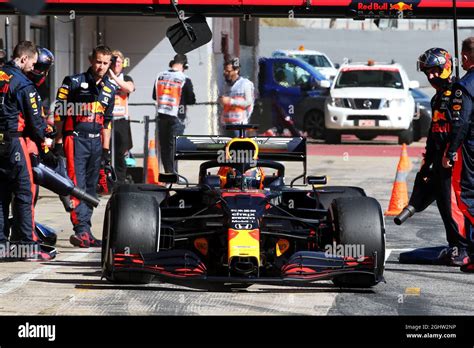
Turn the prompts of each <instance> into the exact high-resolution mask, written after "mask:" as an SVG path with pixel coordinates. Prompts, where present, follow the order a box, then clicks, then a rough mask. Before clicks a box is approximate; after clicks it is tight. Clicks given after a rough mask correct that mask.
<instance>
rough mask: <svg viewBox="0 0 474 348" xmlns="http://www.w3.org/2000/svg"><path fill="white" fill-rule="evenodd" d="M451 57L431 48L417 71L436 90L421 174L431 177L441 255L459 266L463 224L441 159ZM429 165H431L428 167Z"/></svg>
mask: <svg viewBox="0 0 474 348" xmlns="http://www.w3.org/2000/svg"><path fill="white" fill-rule="evenodd" d="M452 67H453V62H452V57H451V55H450V54H449V53H448V51H446V50H445V49H442V48H431V49H429V50H427V51H426V52H424V53H423V54H422V55H421V56H420V57H419V58H418V70H419V71H422V72H423V73H425V75H426V77H427V78H428V81H429V82H430V84H431V85H432V86H433V88H435V89H436V94H435V95H434V96H433V98H432V99H431V108H432V115H433V118H432V121H431V127H430V129H429V133H428V138H427V140H426V152H425V158H424V161H423V164H422V166H421V168H420V173H422V175H423V176H424V177H425V178H427V177H430V178H431V180H432V183H433V187H435V188H436V190H435V192H434V194H435V197H436V203H437V205H438V210H439V213H440V215H441V218H442V219H443V223H444V228H445V230H446V238H447V240H448V244H449V248H447V249H446V250H444V251H443V253H441V255H440V257H441V258H443V259H444V260H446V262H447V263H448V264H450V265H454V266H462V265H463V264H465V263H466V257H467V256H468V254H467V249H466V248H467V246H468V245H467V242H466V225H465V223H464V216H463V213H462V211H461V209H460V207H459V206H458V203H457V201H456V198H455V195H454V187H453V185H452V184H453V182H452V180H451V176H452V170H451V169H450V168H444V167H443V165H442V160H443V156H444V153H445V151H446V148H447V146H448V142H449V136H450V129H451V128H450V127H451V112H450V109H449V100H450V96H451V88H452V79H451V75H452ZM431 167H432V168H431Z"/></svg>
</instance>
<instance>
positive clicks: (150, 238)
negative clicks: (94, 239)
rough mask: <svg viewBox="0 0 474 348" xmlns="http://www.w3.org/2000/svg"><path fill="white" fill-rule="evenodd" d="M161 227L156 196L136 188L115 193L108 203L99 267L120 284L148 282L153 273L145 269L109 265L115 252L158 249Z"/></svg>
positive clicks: (148, 251)
mask: <svg viewBox="0 0 474 348" xmlns="http://www.w3.org/2000/svg"><path fill="white" fill-rule="evenodd" d="M159 229H160V204H159V201H158V200H157V198H156V197H154V196H153V195H149V194H143V193H138V192H122V193H118V194H114V195H113V196H112V197H111V198H110V200H109V202H108V203H107V210H106V214H105V219H104V230H103V236H102V239H103V241H102V271H103V275H104V276H105V278H106V279H107V280H109V281H111V282H113V283H120V284H148V283H150V282H151V281H152V280H153V278H154V276H153V275H151V274H145V273H138V272H137V273H130V272H117V271H116V270H113V268H112V260H111V255H112V251H114V252H115V253H129V254H139V253H151V252H156V251H157V245H158V238H159Z"/></svg>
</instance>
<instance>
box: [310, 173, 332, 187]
mask: <svg viewBox="0 0 474 348" xmlns="http://www.w3.org/2000/svg"><path fill="white" fill-rule="evenodd" d="M306 180H307V182H308V184H309V185H326V184H327V183H328V178H327V176H326V175H308V176H307V177H306Z"/></svg>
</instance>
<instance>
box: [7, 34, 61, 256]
mask: <svg viewBox="0 0 474 348" xmlns="http://www.w3.org/2000/svg"><path fill="white" fill-rule="evenodd" d="M37 59H38V51H37V47H36V45H35V44H34V43H32V42H30V41H22V42H20V43H19V44H18V45H17V46H16V47H15V48H14V50H13V60H12V61H10V62H8V63H6V64H5V66H4V67H3V68H2V69H1V70H0V100H1V104H0V177H1V180H0V244H4V245H5V244H6V243H7V239H6V235H7V234H8V230H9V223H8V215H9V206H10V202H11V198H12V194H14V195H15V199H14V201H13V228H12V233H11V236H10V243H12V244H14V245H17V246H18V245H25V244H26V245H34V246H36V247H35V248H32V249H31V253H30V254H29V255H23V256H24V257H22V258H23V259H27V260H38V261H43V260H50V259H52V258H53V257H54V255H50V254H48V253H44V252H43V251H42V250H41V248H40V247H39V246H38V245H37V244H36V242H35V241H34V239H33V235H34V228H35V225H34V204H33V202H34V195H35V193H36V187H35V185H34V183H33V173H32V167H31V160H30V156H29V153H28V149H27V139H26V138H27V137H29V138H30V139H31V141H34V142H35V144H36V146H37V147H38V149H41V150H40V154H41V156H42V157H43V158H44V157H46V156H48V157H50V156H51V153H49V155H47V153H48V150H47V148H45V147H44V140H45V137H48V136H52V134H51V133H50V131H49V129H48V127H47V124H46V122H45V120H44V119H43V117H42V115H41V110H42V104H41V98H40V97H39V95H38V92H37V90H36V88H35V85H34V84H33V82H32V81H31V80H30V79H28V77H27V76H26V74H28V73H29V72H31V71H32V70H33V69H34V65H35V63H36V62H37ZM3 250H5V249H3Z"/></svg>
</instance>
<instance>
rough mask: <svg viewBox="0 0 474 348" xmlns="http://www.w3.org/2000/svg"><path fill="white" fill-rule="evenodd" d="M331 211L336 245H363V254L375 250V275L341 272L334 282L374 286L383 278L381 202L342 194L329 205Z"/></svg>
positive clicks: (336, 283) (340, 284) (347, 285)
mask: <svg viewBox="0 0 474 348" xmlns="http://www.w3.org/2000/svg"><path fill="white" fill-rule="evenodd" d="M330 214H331V218H332V222H333V226H334V233H335V239H336V241H337V242H338V243H339V244H342V245H354V246H363V248H364V249H363V251H364V255H363V256H373V254H374V252H376V253H377V257H376V267H377V269H376V273H375V277H374V276H373V275H368V274H367V275H365V274H344V275H340V276H338V277H336V278H334V279H333V283H334V284H335V285H337V286H340V287H359V288H368V287H371V286H374V285H376V284H377V283H378V282H379V281H380V280H382V275H383V271H384V262H385V230H384V223H383V215H382V209H381V207H380V204H379V203H378V202H377V200H375V199H374V198H372V197H341V198H337V199H335V200H334V201H333V203H332V204H331V209H330ZM359 250H360V249H359ZM354 256H360V255H354Z"/></svg>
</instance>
